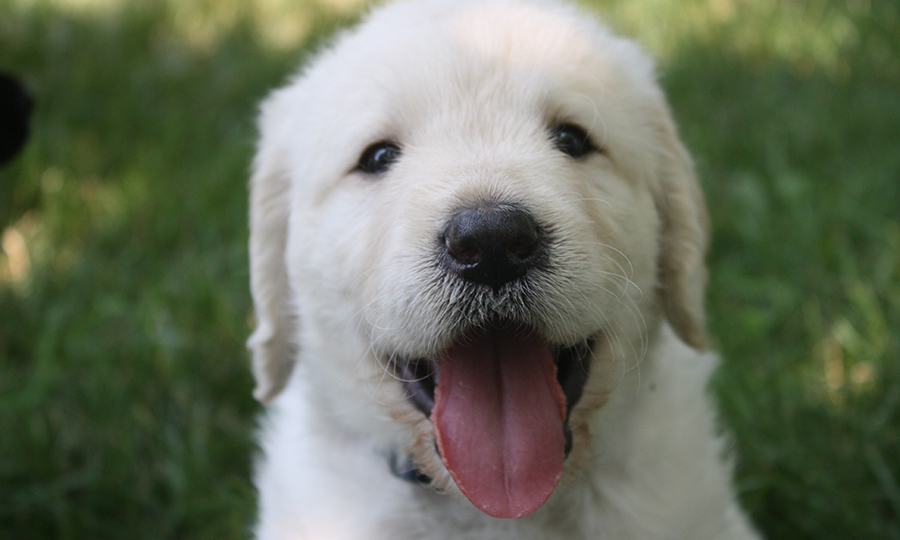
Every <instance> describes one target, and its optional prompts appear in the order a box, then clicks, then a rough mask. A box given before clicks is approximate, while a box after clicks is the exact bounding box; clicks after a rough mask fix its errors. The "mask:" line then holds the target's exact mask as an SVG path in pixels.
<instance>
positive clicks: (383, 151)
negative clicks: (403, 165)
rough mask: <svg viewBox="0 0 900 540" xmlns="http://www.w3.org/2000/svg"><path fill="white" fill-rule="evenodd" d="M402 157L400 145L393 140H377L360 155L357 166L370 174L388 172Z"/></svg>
mask: <svg viewBox="0 0 900 540" xmlns="http://www.w3.org/2000/svg"><path fill="white" fill-rule="evenodd" d="M398 159H400V147H399V146H397V145H396V144H394V143H392V142H387V141H381V142H377V143H375V144H373V145H371V146H370V147H368V148H366V149H365V151H364V152H363V153H362V155H361V156H359V162H358V163H357V164H356V168H357V169H359V170H361V171H363V172H367V173H370V174H381V173H383V172H387V170H388V169H390V168H391V165H393V164H394V162H395V161H397V160H398Z"/></svg>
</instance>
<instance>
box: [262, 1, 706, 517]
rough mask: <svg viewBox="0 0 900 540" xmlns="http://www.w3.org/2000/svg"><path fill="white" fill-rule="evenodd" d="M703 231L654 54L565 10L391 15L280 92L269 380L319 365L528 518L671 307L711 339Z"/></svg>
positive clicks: (435, 474)
mask: <svg viewBox="0 0 900 540" xmlns="http://www.w3.org/2000/svg"><path fill="white" fill-rule="evenodd" d="M704 242H705V239H704V216H703V208H702V201H701V200H700V198H699V194H698V189H697V186H696V182H695V180H694V178H693V174H692V172H691V170H690V164H689V162H688V161H687V158H686V157H685V156H684V153H683V150H682V149H681V146H680V144H679V143H678V141H677V139H676V136H675V133H674V127H673V126H672V123H671V120H670V118H669V115H668V112H667V109H666V105H665V102H664V99H663V98H662V95H661V93H660V91H659V90H658V88H657V86H656V84H655V82H654V80H653V74H652V66H651V64H650V62H649V61H648V60H647V59H646V58H645V57H644V56H643V55H642V54H641V53H640V52H639V51H638V50H637V49H636V48H635V47H634V46H632V45H631V44H629V43H628V42H625V41H622V40H619V39H616V38H613V37H611V36H609V35H608V34H607V33H606V32H605V31H604V30H602V29H600V28H598V27H596V26H595V25H593V24H591V23H586V22H583V18H582V17H581V16H579V15H578V14H575V13H573V12H571V11H569V10H568V9H566V8H558V7H557V8H548V7H546V6H542V7H536V6H534V5H525V6H519V5H512V4H507V3H503V2H496V3H472V4H471V5H469V4H467V3H456V4H452V3H450V4H447V5H444V4H438V3H432V4H428V3H422V4H420V5H411V4H401V5H397V6H393V7H389V8H386V9H383V10H382V11H380V12H377V13H376V14H375V15H374V16H373V17H371V18H370V19H369V20H368V21H367V22H366V23H365V24H364V25H363V26H362V27H361V28H359V29H358V30H357V31H355V32H354V33H352V34H349V35H347V36H344V38H343V39H342V40H340V41H339V42H338V44H337V46H336V48H334V49H333V50H330V51H327V52H325V53H324V54H322V55H321V56H320V57H319V58H318V60H317V61H316V62H314V63H313V64H312V65H311V66H310V67H309V68H308V69H307V71H306V72H305V73H304V74H303V76H302V77H301V78H299V79H298V80H297V81H296V82H295V83H294V84H292V85H290V86H288V87H286V88H285V89H282V90H280V91H278V92H277V93H276V94H274V95H273V97H272V98H270V100H269V101H268V102H267V103H266V105H265V106H264V112H263V119H262V141H261V143H260V150H259V154H258V156H257V163H256V174H255V175H254V178H253V181H252V204H251V264H252V273H253V276H252V277H253V292H254V301H255V304H256V308H257V315H258V318H259V326H258V328H257V331H256V332H255V333H254V336H253V337H252V338H251V347H252V348H253V349H254V362H255V368H256V373H257V378H258V382H259V388H258V394H257V395H258V397H260V398H262V399H269V398H270V397H272V396H273V395H275V394H276V393H277V392H278V391H279V390H280V389H281V388H282V387H283V386H284V385H285V384H286V383H287V381H288V379H289V374H290V373H291V367H292V364H293V362H294V360H295V359H297V361H299V362H301V363H302V364H303V365H304V369H303V375H304V377H305V380H304V381H303V383H297V384H305V385H307V387H308V388H307V390H305V391H306V392H307V394H308V395H310V396H313V399H315V400H316V403H318V404H319V406H320V407H322V409H323V411H326V413H327V414H332V415H334V416H335V417H336V418H340V419H341V420H340V421H341V422H342V423H343V424H344V429H348V430H351V431H355V432H360V433H365V434H368V435H369V436H370V437H372V440H374V441H375V444H376V446H379V447H383V448H384V449H386V450H387V451H389V452H390V451H392V452H399V453H401V454H403V455H407V454H408V455H409V456H410V457H411V461H412V463H414V464H415V466H416V468H417V469H418V471H419V473H420V477H427V478H429V479H430V482H431V483H432V484H433V485H434V486H436V487H438V488H447V489H451V490H454V489H455V488H454V486H455V487H456V488H459V490H460V491H461V492H462V493H463V494H464V495H465V496H466V497H468V498H469V500H471V501H472V502H473V503H474V504H475V505H476V506H477V507H478V508H480V509H481V510H483V511H484V512H486V513H488V514H490V515H493V516H497V517H519V516H523V515H528V514H530V513H532V512H534V511H535V510H536V509H537V508H538V507H540V506H541V505H542V504H543V502H544V501H545V500H546V499H547V497H548V496H549V495H550V493H551V492H552V491H553V489H554V487H555V486H556V484H557V482H558V481H559V480H560V478H561V476H562V474H563V471H564V469H565V468H566V467H569V468H570V469H571V468H572V467H577V465H578V461H579V456H580V455H583V454H584V453H586V452H587V451H588V445H589V438H590V433H589V429H588V422H589V419H590V414H591V412H592V411H593V410H595V409H596V408H597V407H600V406H602V405H603V403H604V401H605V399H606V397H607V396H608V394H609V392H611V391H612V390H613V389H614V388H615V386H616V383H617V382H618V380H619V378H620V376H621V374H622V372H623V370H627V369H629V368H632V367H635V365H636V364H637V363H638V362H640V360H641V358H642V355H643V352H644V350H645V348H646V347H647V341H648V339H650V338H651V337H652V334H653V331H654V329H655V328H656V326H657V325H658V324H659V322H658V321H659V319H660V315H661V314H662V315H663V316H665V317H667V318H668V319H669V321H670V322H671V323H672V324H673V326H674V327H675V328H676V330H677V331H678V332H679V334H680V335H681V336H682V337H683V338H684V339H685V340H687V341H688V342H690V343H692V344H694V345H698V346H699V345H702V341H703V320H702V316H703V312H702V290H703V280H704V273H703V270H702V268H703V267H702V254H703V250H704ZM295 378H296V377H295ZM363 451H364V450H363Z"/></svg>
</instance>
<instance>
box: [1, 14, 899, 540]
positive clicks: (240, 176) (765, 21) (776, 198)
mask: <svg viewBox="0 0 900 540" xmlns="http://www.w3.org/2000/svg"><path fill="white" fill-rule="evenodd" d="M598 4H599V5H598V6H597V8H596V9H597V10H598V11H599V12H600V13H602V14H603V15H604V16H605V17H606V18H607V19H608V20H609V21H610V22H611V23H612V24H613V25H614V26H615V27H616V28H617V29H619V30H620V31H621V32H623V33H625V34H627V35H631V36H634V37H636V38H638V39H639V40H640V41H642V42H643V43H645V44H646V45H647V47H648V48H649V49H650V50H651V52H652V53H653V54H654V55H655V56H657V58H659V61H660V65H661V71H662V73H663V77H662V80H663V84H664V86H665V87H666V89H667V91H668V92H669V95H670V98H671V101H672V105H673V108H674V111H675V114H676V116H677V117H678V120H679V123H680V125H681V129H682V134H683V136H684V139H685V140H686V142H687V144H688V146H689V147H690V148H691V149H692V151H693V153H694V155H695V158H696V161H697V164H698V169H699V171H700V174H701V176H702V179H703V182H704V185H705V187H706V191H707V195H708V200H709V203H710V207H711V212H712V218H713V224H714V236H715V241H714V244H713V248H712V251H711V254H710V265H711V275H712V280H711V283H710V291H709V309H710V321H711V328H712V331H713V333H714V334H715V336H716V339H717V347H718V348H719V349H720V350H721V351H722V353H723V356H724V363H723V367H722V369H721V370H720V372H719V374H718V377H717V378H716V381H715V390H716V392H717V394H718V396H719V397H720V400H721V403H722V407H723V417H724V420H725V421H726V422H727V423H728V424H729V425H731V426H732V427H733V428H734V432H735V448H736V450H737V453H738V455H739V458H740V460H739V469H738V486H739V489H740V492H741V495H742V499H743V501H744V503H745V505H746V507H747V508H748V510H749V511H750V512H751V514H752V516H753V518H754V520H755V521H756V522H757V523H758V524H759V526H760V528H761V529H762V530H763V531H764V532H765V533H766V534H767V536H768V537H769V538H772V539H776V538H777V539H803V538H809V539H813V538H815V539H847V538H854V539H857V538H860V539H862V538H870V539H873V540H874V539H900V330H898V329H900V7H898V6H897V4H896V2H894V1H893V0H854V1H851V2H846V3H836V2H826V1H824V0H807V1H799V0H793V1H789V2H784V1H781V2H779V1H776V0H755V1H754V0H710V1H709V2H705V1H700V0H688V1H685V2H676V1H674V0H646V1H642V2H635V1H631V0H628V1H626V0H610V1H607V2H602V3H598ZM348 17H351V18H352V15H348V14H342V13H340V12H337V11H335V10H333V9H331V8H328V7H323V6H321V5H318V4H316V3H315V2H313V1H311V0H308V1H306V2H297V3H293V4H292V3H290V2H286V1H280V0H259V1H257V2H240V1H238V0H219V1H214V0H207V1H200V0H185V1H178V0H167V1H166V0H159V1H155V2H154V1H151V0H143V1H136V2H135V1H132V2H127V1H124V0H119V1H116V0H0V69H4V70H9V71H15V72H17V73H19V74H21V75H22V76H24V78H25V79H26V80H27V81H28V83H29V84H30V86H31V87H32V89H33V91H34V93H35V96H36V98H37V100H38V107H37V111H36V116H35V118H34V122H33V124H32V126H33V131H34V137H33V139H32V141H31V143H30V144H29V146H28V148H27V150H26V152H25V153H24V154H23V155H22V156H21V157H20V158H19V159H18V160H16V161H15V162H14V163H12V164H10V165H8V166H6V167H5V168H3V169H2V170H0V231H5V235H4V237H5V238H6V240H5V241H4V243H3V245H4V247H5V248H6V249H7V250H8V251H10V252H11V253H6V252H3V251H0V434H2V435H0V539H5V538H10V539H20V538H29V539H31V538H60V539H81V538H92V539H104V538H153V539H166V538H171V539H204V538H208V539H213V538H215V539H224V538H243V537H246V536H247V525H248V523H249V522H250V521H251V520H252V515H253V512H254V510H253V508H254V492H253V489H252V487H251V485H250V482H249V471H250V463H251V459H252V455H253V452H254V446H253V443H252V437H251V432H252V429H253V425H254V415H255V414H256V413H257V412H258V411H259V407H258V405H256V404H255V403H254V402H253V400H252V399H251V397H250V390H251V387H252V381H251V379H250V375H249V372H248V370H247V354H246V352H245V350H244V346H243V342H244V340H245V338H246V336H247V333H248V331H249V327H250V320H251V313H250V301H249V293H248V291H247V289H248V287H247V279H248V276H247V253H246V238H247V230H246V210H247V208H246V195H247V193H246V178H247V170H248V167H249V161H250V157H251V155H252V150H253V140H254V128H253V118H254V116H255V110H256V105H257V103H258V101H259V100H260V99H261V98H262V97H263V96H264V95H265V94H266V92H267V91H268V90H269V89H271V88H272V87H273V86H275V85H277V84H279V83H280V82H281V81H283V79H284V77H285V76H286V74H288V73H289V72H290V71H291V70H292V69H293V68H294V67H295V66H296V65H297V63H298V61H299V60H300V59H301V58H302V54H303V53H302V51H303V50H306V49H307V48H308V47H310V46H311V45H312V44H314V43H315V42H317V41H318V40H320V39H321V37H322V36H324V35H327V34H328V33H330V32H331V31H332V30H333V29H334V28H335V27H336V26H339V25H343V24H346V23H347V22H348ZM15 239H20V240H24V243H25V245H26V246H27V250H28V251H27V252H28V258H27V261H24V262H23V259H22V257H21V255H16V253H18V252H17V250H16V248H15V245H14V244H15V243H16V242H15ZM12 252H15V253H12ZM25 263H27V264H26V265H25V266H24V267H23V266H22V264H25Z"/></svg>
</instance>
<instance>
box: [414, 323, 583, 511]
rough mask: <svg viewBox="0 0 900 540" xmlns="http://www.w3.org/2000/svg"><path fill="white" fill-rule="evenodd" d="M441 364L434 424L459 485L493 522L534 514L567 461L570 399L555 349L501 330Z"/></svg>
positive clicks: (461, 347) (471, 341)
mask: <svg viewBox="0 0 900 540" xmlns="http://www.w3.org/2000/svg"><path fill="white" fill-rule="evenodd" d="M439 362H440V369H441V374H440V378H439V379H438V385H437V388H436V389H435V401H434V409H432V412H431V422H432V424H433V425H434V431H435V435H436V437H437V444H438V449H439V450H440V453H441V458H442V459H443V461H444V465H445V466H446V467H447V470H449V471H450V475H451V476H452V477H453V480H454V481H455V482H456V485H457V486H459V489H460V490H461V491H462V492H463V494H464V495H465V496H466V497H467V498H468V499H469V500H470V501H472V503H473V504H474V505H475V506H477V507H478V508H479V509H480V510H481V511H483V512H485V513H486V514H488V515H491V516H494V517H498V518H518V517H524V516H527V515H529V514H531V513H533V512H534V511H535V510H537V509H538V508H540V506H541V505H542V504H544V502H545V501H546V500H547V497H549V496H550V493H551V492H552V491H553V488H555V487H556V484H557V482H559V478H560V476H561V475H562V469H563V462H564V460H565V444H566V443H565V435H564V431H563V430H564V422H565V418H566V397H565V395H564V394H563V391H562V389H561V388H560V386H559V383H558V382H557V380H556V366H554V365H553V359H552V356H551V353H550V348H549V346H548V344H547V343H546V342H545V341H544V340H543V339H541V338H540V337H539V336H537V335H536V334H534V333H525V332H524V331H520V332H518V333H517V332H516V331H515V330H514V329H495V330H490V331H486V332H483V333H479V334H477V335H474V336H468V339H464V340H462V341H461V342H459V343H457V344H455V345H454V346H452V347H451V348H450V349H449V350H448V351H447V352H445V353H444V355H443V356H442V357H441V358H440V360H439Z"/></svg>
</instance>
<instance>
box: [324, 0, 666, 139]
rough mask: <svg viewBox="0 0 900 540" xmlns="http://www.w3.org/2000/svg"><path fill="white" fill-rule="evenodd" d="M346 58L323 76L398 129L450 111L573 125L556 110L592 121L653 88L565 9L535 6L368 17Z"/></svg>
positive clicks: (648, 72)
mask: <svg viewBox="0 0 900 540" xmlns="http://www.w3.org/2000/svg"><path fill="white" fill-rule="evenodd" d="M410 7H415V9H408V8H410ZM401 8H402V9H401ZM348 51H352V52H350V53H349V54H350V55H352V56H353V57H354V61H353V62H352V64H353V67H352V68H349V69H348V67H346V66H348V64H347V63H345V64H344V65H345V68H344V70H343V72H342V73H340V74H337V73H331V74H330V76H332V77H333V76H336V75H337V76H341V77H342V78H345V84H346V85H347V86H354V87H356V88H357V91H358V94H357V95H358V96H359V98H360V99H359V100H358V102H357V103H358V105H359V106H360V108H362V109H366V110H375V109H378V110H380V112H381V113H382V114H383V115H390V116H392V117H393V118H394V119H395V120H397V121H404V120H405V121H406V122H407V123H411V122H414V121H415V120H417V119H418V116H419V115H423V116H425V115H433V114H435V113H439V112H440V111H442V110H444V109H448V108H454V107H455V106H459V105H465V106H466V107H469V108H471V107H472V106H476V105H480V106H482V107H481V108H490V109H491V110H493V111H499V110H502V108H503V107H504V106H507V107H515V108H517V109H518V110H519V112H522V111H523V107H532V108H543V109H544V111H543V112H544V113H545V114H548V115H556V116H561V117H565V116H577V115H578V112H579V111H574V112H573V111H567V110H563V111H557V110H555V109H558V108H565V107H570V108H572V107H574V108H576V109H577V108H579V107H580V108H583V109H585V110H586V111H589V112H591V113H594V112H596V111H595V109H596V107H597V105H598V103H597V102H598V100H601V99H603V98H605V97H606V94H607V92H606V90H607V89H610V88H609V87H610V86H624V87H628V88H630V87H637V88H641V87H643V88H646V87H648V86H653V74H652V73H653V67H652V63H651V62H650V61H649V59H648V58H647V57H646V56H645V55H643V54H642V53H641V52H640V51H639V50H638V49H637V47H635V46H634V45H633V44H631V43H630V42H626V41H624V40H620V39H618V38H615V37H613V36H611V35H610V34H609V32H608V31H606V29H605V28H603V27H601V26H599V25H598V24H597V23H596V22H595V21H594V20H593V19H592V18H591V17H587V16H586V15H585V14H583V13H580V12H578V11H576V10H575V9H574V8H573V7H570V6H560V5H558V4H545V3H543V2H540V1H535V2H530V3H529V2H527V1H526V2H508V1H505V0H487V1H485V0H482V1H477V2H474V1H466V0H456V1H449V2H448V1H446V0H432V1H431V2H428V1H426V2H421V3H416V4H413V5H408V3H407V2H400V3H399V4H398V5H389V6H388V7H387V8H383V9H381V10H376V11H375V12H374V13H373V14H372V16H371V17H370V18H369V19H368V20H367V21H366V22H365V23H364V24H363V25H362V27H360V28H359V30H358V31H357V32H356V33H354V34H351V35H348V36H346V39H345V40H343V41H342V42H341V43H339V45H338V50H337V51H335V52H336V53H338V56H344V55H345V53H348ZM326 62H327V59H326ZM637 79H642V80H637ZM648 83H649V84H648ZM612 90H615V89H614V88H613V89H612ZM629 93H630V92H628V91H625V92H615V93H614V94H613V95H623V94H629ZM573 96H576V97H577V98H580V99H574V100H573V99H571V98H572V97H573ZM347 105H348V106H352V105H353V101H352V100H348V101H347ZM373 105H374V106H373ZM457 108H458V107H457ZM459 112H460V111H458V110H455V111H453V113H454V114H458V113H459ZM582 112H585V111H582Z"/></svg>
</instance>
